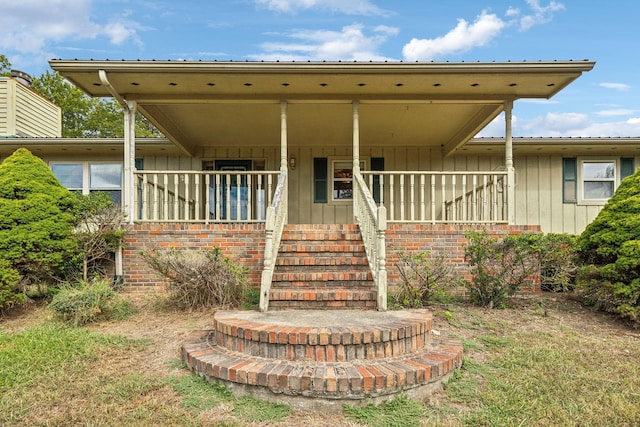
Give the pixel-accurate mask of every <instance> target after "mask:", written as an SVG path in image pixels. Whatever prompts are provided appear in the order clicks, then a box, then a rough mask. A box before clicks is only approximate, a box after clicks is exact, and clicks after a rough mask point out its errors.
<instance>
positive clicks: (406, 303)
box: [393, 251, 459, 308]
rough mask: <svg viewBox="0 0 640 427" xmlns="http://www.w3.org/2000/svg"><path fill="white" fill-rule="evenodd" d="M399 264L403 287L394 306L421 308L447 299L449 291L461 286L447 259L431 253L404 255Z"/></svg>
mask: <svg viewBox="0 0 640 427" xmlns="http://www.w3.org/2000/svg"><path fill="white" fill-rule="evenodd" d="M398 258H399V261H398V262H397V263H396V267H397V268H398V272H399V273H400V278H401V283H400V285H399V286H398V290H397V291H396V292H395V294H394V295H393V299H394V302H395V303H396V304H398V305H400V306H402V307H406V308H419V307H423V306H424V305H427V304H429V303H430V302H432V301H433V300H435V299H437V298H439V297H443V296H444V295H446V290H447V289H450V288H452V287H454V286H456V285H458V284H459V283H458V281H456V280H454V278H453V267H452V266H451V265H450V264H447V263H446V261H445V258H444V256H443V255H439V256H432V255H431V253H430V252H428V251H422V252H417V253H415V252H414V253H408V252H402V251H401V252H400V253H399V254H398Z"/></svg>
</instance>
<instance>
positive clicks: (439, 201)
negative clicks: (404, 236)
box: [362, 171, 508, 224]
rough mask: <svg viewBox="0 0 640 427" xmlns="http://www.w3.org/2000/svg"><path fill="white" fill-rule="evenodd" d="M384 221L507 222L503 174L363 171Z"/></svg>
mask: <svg viewBox="0 0 640 427" xmlns="http://www.w3.org/2000/svg"><path fill="white" fill-rule="evenodd" d="M362 174H363V176H364V178H365V182H366V183H367V186H368V188H369V189H370V191H371V193H372V194H373V197H374V199H375V201H376V203H378V204H380V205H384V206H386V207H387V221H388V222H427V223H433V224H435V223H507V222H508V215H507V192H506V191H505V189H506V185H505V184H506V182H507V172H504V171H490V172H483V171H473V172H453V171H449V172H437V171H407V172H387V171H363V172H362Z"/></svg>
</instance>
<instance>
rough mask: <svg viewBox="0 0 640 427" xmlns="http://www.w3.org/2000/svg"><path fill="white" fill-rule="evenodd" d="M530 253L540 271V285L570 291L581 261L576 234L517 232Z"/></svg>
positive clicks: (547, 289) (517, 237)
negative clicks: (520, 233) (577, 250)
mask: <svg viewBox="0 0 640 427" xmlns="http://www.w3.org/2000/svg"><path fill="white" fill-rule="evenodd" d="M514 238H515V239H516V240H521V241H522V244H523V245H526V246H527V250H528V251H529V252H530V253H531V262H532V263H533V268H534V271H539V272H540V287H541V288H542V290H544V291H550V292H571V291H573V289H574V287H575V277H576V273H577V271H578V265H579V263H580V261H579V258H578V254H577V252H576V236H573V235H570V234H554V233H548V234H544V233H540V234H534V233H526V234H522V235H519V236H514Z"/></svg>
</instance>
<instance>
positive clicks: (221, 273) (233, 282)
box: [142, 247, 247, 308]
mask: <svg viewBox="0 0 640 427" xmlns="http://www.w3.org/2000/svg"><path fill="white" fill-rule="evenodd" d="M142 256H143V258H144V259H145V261H146V262H147V263H148V264H149V266H151V268H153V269H154V270H155V271H156V272H158V273H159V274H161V275H162V276H164V277H165V278H166V279H168V281H169V284H168V291H169V299H170V300H171V302H173V303H174V304H176V305H178V306H181V307H185V308H201V307H222V308H227V307H237V306H238V305H240V304H241V303H242V301H243V299H244V296H245V293H246V290H247V280H246V268H244V267H242V266H240V265H238V264H236V263H234V262H232V261H231V260H230V259H229V258H227V257H225V256H224V255H223V254H222V250H221V249H220V248H218V247H215V248H213V249H212V250H203V251H197V252H193V251H189V252H186V251H176V250H169V251H147V252H144V253H143V254H142Z"/></svg>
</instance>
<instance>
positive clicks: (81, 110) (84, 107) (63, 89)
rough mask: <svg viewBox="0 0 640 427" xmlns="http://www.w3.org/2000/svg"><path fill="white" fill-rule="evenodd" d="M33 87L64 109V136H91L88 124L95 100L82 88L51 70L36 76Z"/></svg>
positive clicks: (32, 83)
mask: <svg viewBox="0 0 640 427" xmlns="http://www.w3.org/2000/svg"><path fill="white" fill-rule="evenodd" d="M31 88H32V89H33V90H34V91H36V92H37V93H39V94H40V95H42V96H43V97H45V98H47V99H48V100H49V101H51V102H53V103H54V104H56V105H58V106H59V107H60V108H61V109H62V136H63V137H65V138H80V137H86V136H91V135H88V133H90V131H91V129H87V127H86V124H87V123H88V122H90V117H91V114H92V110H93V109H94V105H93V104H94V103H95V102H93V101H92V100H91V98H89V97H88V96H86V95H85V94H84V93H83V92H82V91H81V90H80V89H78V88H77V87H75V86H73V85H72V84H70V83H69V82H68V81H67V80H65V79H64V78H63V77H62V76H61V75H60V74H58V73H57V72H54V73H51V72H49V71H47V72H46V73H44V74H42V75H41V76H40V77H36V78H34V79H33V80H32V82H31ZM96 131H97V130H96Z"/></svg>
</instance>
